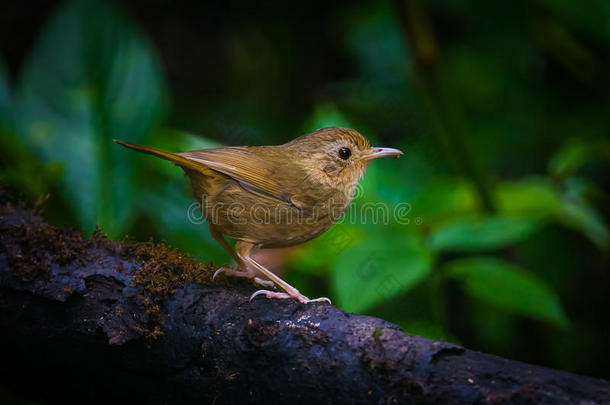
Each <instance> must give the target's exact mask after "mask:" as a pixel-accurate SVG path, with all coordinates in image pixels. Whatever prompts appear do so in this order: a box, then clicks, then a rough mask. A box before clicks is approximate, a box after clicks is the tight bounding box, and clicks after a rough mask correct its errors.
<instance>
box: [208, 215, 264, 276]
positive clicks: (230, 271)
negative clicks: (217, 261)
mask: <svg viewBox="0 0 610 405" xmlns="http://www.w3.org/2000/svg"><path fill="white" fill-rule="evenodd" d="M210 233H211V234H212V237H213V238H214V239H216V241H217V242H218V243H220V245H221V246H222V247H223V248H224V250H226V251H227V252H228V253H229V254H230V255H231V257H232V258H233V260H235V264H236V266H237V268H238V269H239V270H237V269H234V268H230V267H220V268H218V269H217V270H216V271H215V272H214V275H213V276H212V280H214V279H215V278H216V276H217V275H219V274H220V273H225V275H227V276H233V277H244V278H249V279H252V280H253V281H254V284H257V285H261V286H265V287H273V286H274V283H273V281H270V280H263V279H261V278H259V277H256V274H255V273H254V272H253V271H252V270H251V269H250V268H249V267H248V264H247V263H246V262H244V261H243V260H242V259H241V257H239V256H238V255H237V254H236V253H235V251H234V250H233V249H231V246H229V244H228V243H227V241H226V240H225V238H223V237H222V234H221V233H220V232H219V231H218V229H216V227H215V226H213V225H212V224H210Z"/></svg>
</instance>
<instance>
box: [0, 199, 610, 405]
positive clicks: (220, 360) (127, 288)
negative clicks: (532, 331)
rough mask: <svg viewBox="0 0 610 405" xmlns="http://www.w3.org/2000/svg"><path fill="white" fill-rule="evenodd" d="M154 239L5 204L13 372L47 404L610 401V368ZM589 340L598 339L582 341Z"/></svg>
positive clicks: (4, 276) (11, 381)
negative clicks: (306, 297)
mask: <svg viewBox="0 0 610 405" xmlns="http://www.w3.org/2000/svg"><path fill="white" fill-rule="evenodd" d="M211 272H212V266H211V265H209V264H199V263H197V262H195V261H194V260H192V259H189V258H188V257H186V256H185V255H182V254H180V253H179V252H176V251H175V250H173V249H171V248H169V247H167V246H165V245H163V244H154V243H151V242H149V243H136V242H129V241H123V242H112V241H108V240H106V239H105V238H103V237H102V236H101V234H100V233H99V232H97V233H96V234H95V235H94V237H93V238H90V239H87V238H83V237H82V236H81V235H79V234H78V233H76V232H73V231H68V230H62V229H57V228H55V227H52V226H50V225H48V224H47V223H46V222H44V221H43V220H42V219H41V218H39V217H37V216H35V215H34V214H32V213H31V212H30V211H28V210H25V209H23V208H18V207H14V206H11V205H9V204H3V205H1V206H0V328H1V330H2V333H1V334H0V356H2V367H1V368H0V370H1V375H0V377H1V378H2V384H3V385H5V386H7V387H8V388H9V389H11V390H12V391H14V392H16V393H18V394H19V395H22V396H23V397H26V398H32V399H35V400H38V401H41V402H44V403H55V402H62V403H65V402H78V403H83V402H84V403H92V402H93V403H118V402H120V403H127V402H128V401H132V402H135V403H159V404H161V403H163V404H167V403H217V404H220V403H267V404H268V403H271V402H276V401H279V402H281V403H286V402H292V403H307V404H308V405H311V404H318V403H367V404H368V403H460V404H462V403H570V404H573V403H609V402H610V383H608V382H606V381H602V380H596V379H591V378H587V377H581V376H576V375H573V374H569V373H565V372H560V371H555V370H550V369H545V368H542V367H537V366H532V365H527V364H524V363H519V362H515V361H511V360H506V359H502V358H499V357H495V356H491V355H487V354H483V353H478V352H473V351H470V350H466V349H464V348H461V347H458V346H454V345H451V344H448V343H444V342H437V341H431V340H428V339H424V338H420V337H417V336H412V335H408V334H406V333H403V332H401V331H400V329H399V328H398V327H397V326H395V325H393V324H391V323H388V322H385V321H383V320H381V319H376V318H371V317H367V316H360V315H353V314H347V313H345V312H343V311H341V310H340V309H338V308H335V307H333V306H331V305H327V304H319V303H317V304H309V305H303V304H299V303H298V302H293V301H285V300H268V299H256V300H254V301H253V302H248V296H249V295H250V293H251V292H252V291H253V286H251V285H250V284H249V283H247V282H243V281H241V282H236V283H235V284H231V285H228V284H223V282H218V283H217V282H214V283H212V282H211V280H210V278H211V277H210V276H211ZM583 350H586V349H583Z"/></svg>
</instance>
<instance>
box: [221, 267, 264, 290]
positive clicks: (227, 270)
mask: <svg viewBox="0 0 610 405" xmlns="http://www.w3.org/2000/svg"><path fill="white" fill-rule="evenodd" d="M220 273H225V275H226V276H233V277H243V278H249V279H251V280H252V281H253V282H254V284H255V285H260V286H263V287H273V286H274V285H275V284H274V283H273V281H271V280H263V279H262V278H260V277H256V276H255V275H254V272H252V271H239V270H235V269H232V268H230V267H220V268H218V269H217V270H216V271H215V272H214V275H213V276H212V280H214V279H215V278H216V276H218V275H219V274H220Z"/></svg>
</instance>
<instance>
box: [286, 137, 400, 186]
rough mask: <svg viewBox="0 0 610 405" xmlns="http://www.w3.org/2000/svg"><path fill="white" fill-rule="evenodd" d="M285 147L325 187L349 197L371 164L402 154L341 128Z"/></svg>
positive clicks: (297, 140) (299, 139)
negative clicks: (376, 145)
mask: <svg viewBox="0 0 610 405" xmlns="http://www.w3.org/2000/svg"><path fill="white" fill-rule="evenodd" d="M285 146H287V147H289V148H290V149H291V150H294V152H295V153H296V154H298V156H299V158H300V160H301V161H302V162H304V164H306V165H307V166H308V167H312V168H315V169H317V170H318V171H319V173H320V174H321V177H322V178H324V177H326V181H327V182H328V184H330V185H331V186H333V187H335V188H338V189H341V190H342V191H344V192H345V193H346V194H349V196H350V197H351V195H352V194H353V192H354V189H355V188H356V186H357V184H358V182H359V181H360V179H361V178H362V176H363V175H364V172H365V171H366V168H367V167H368V164H369V162H370V161H371V160H373V159H377V158H380V157H386V156H400V155H402V154H403V153H402V152H401V151H400V150H398V149H393V148H380V147H374V146H371V144H370V143H369V141H368V140H367V139H366V138H365V137H364V136H362V134H360V133H359V132H358V131H355V130H353V129H349V128H341V127H328V128H322V129H319V130H317V131H315V132H312V133H309V134H306V135H303V136H301V137H299V138H296V139H294V140H293V141H291V142H289V143H287V144H285Z"/></svg>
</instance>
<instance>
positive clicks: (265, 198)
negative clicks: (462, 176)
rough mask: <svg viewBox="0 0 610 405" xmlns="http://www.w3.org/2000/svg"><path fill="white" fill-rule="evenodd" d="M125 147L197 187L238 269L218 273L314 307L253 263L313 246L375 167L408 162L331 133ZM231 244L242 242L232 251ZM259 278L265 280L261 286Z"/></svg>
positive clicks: (345, 133)
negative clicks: (181, 148) (182, 148)
mask: <svg viewBox="0 0 610 405" xmlns="http://www.w3.org/2000/svg"><path fill="white" fill-rule="evenodd" d="M113 141H114V142H116V143H117V144H119V145H122V146H124V147H127V148H130V149H133V150H136V151H138V152H142V153H147V154H150V155H153V156H156V157H159V158H162V159H166V160H169V161H170V162H172V163H173V164H175V165H177V166H179V167H181V168H182V170H184V172H185V174H186V176H187V177H188V178H189V179H190V182H191V186H192V191H193V196H194V198H195V199H196V200H197V201H199V202H200V203H201V211H202V214H203V216H204V218H205V219H206V221H207V222H208V224H209V229H210V233H211V235H212V237H213V238H214V239H215V240H216V241H218V243H219V244H220V245H221V246H222V247H223V248H224V249H225V250H226V251H227V253H229V255H230V256H231V257H232V258H233V260H234V264H233V266H230V267H221V268H219V269H218V270H216V272H215V274H214V276H213V279H214V278H216V276H218V275H219V274H220V273H225V275H227V276H236V277H245V278H248V279H252V280H253V282H254V284H256V285H259V286H264V287H267V288H273V287H274V286H279V287H280V288H281V289H282V290H283V292H280V291H271V290H270V289H260V290H257V291H256V292H254V293H253V294H252V295H251V297H250V300H252V299H253V298H254V297H256V296H258V295H264V296H265V297H267V298H276V299H296V300H298V301H299V302H301V303H310V302H320V301H327V302H329V303H330V300H329V299H328V298H326V297H321V298H315V299H309V298H307V297H306V296H305V295H303V294H301V293H300V292H299V290H297V289H296V288H295V287H293V286H291V285H290V284H288V283H287V282H286V281H284V280H282V279H281V278H280V277H278V276H277V275H276V274H274V273H273V272H272V271H270V270H268V269H267V268H265V267H264V266H263V265H261V264H260V263H258V262H257V261H255V260H254V259H253V258H252V257H251V256H252V254H253V253H254V252H255V251H257V250H258V249H261V248H278V247H288V246H294V245H297V244H301V243H303V242H306V241H308V240H310V239H313V238H315V237H317V236H319V235H321V234H322V233H324V232H325V231H326V230H327V229H329V228H330V227H331V226H332V225H333V224H334V223H335V222H337V221H338V220H339V219H340V218H341V216H342V215H343V214H344V213H345V211H346V210H347V208H348V207H349V205H350V204H351V202H352V199H353V196H354V191H355V189H356V187H357V185H358V183H359V181H360V180H361V178H362V176H363V175H364V173H365V171H366V169H367V167H368V165H369V163H370V162H371V161H372V160H373V159H377V158H381V157H388V156H396V157H399V156H401V155H402V154H403V152H402V151H400V150H398V149H394V148H382V147H372V146H371V144H370V142H369V141H368V140H367V139H366V138H365V137H364V136H363V135H362V134H360V133H359V132H358V131H356V130H354V129H350V128H343V127H326V128H321V129H318V130H316V131H314V132H311V133H308V134H305V135H302V136H299V137H298V138H295V139H293V140H292V141H290V142H287V143H284V144H281V145H268V146H226V147H217V148H208V149H200V150H193V151H189V152H181V153H171V152H166V151H162V150H159V149H155V148H152V147H149V146H143V145H137V144H133V143H129V142H126V141H122V140H118V139H114V140H113ZM225 237H228V238H230V239H233V240H234V241H235V247H234V248H232V247H231V246H230V245H229V243H228V242H227V240H226V239H225ZM254 270H257V271H258V272H259V273H260V274H261V275H263V276H264V277H266V279H263V278H260V277H259V276H258V275H257V273H256V272H255V271H254Z"/></svg>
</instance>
